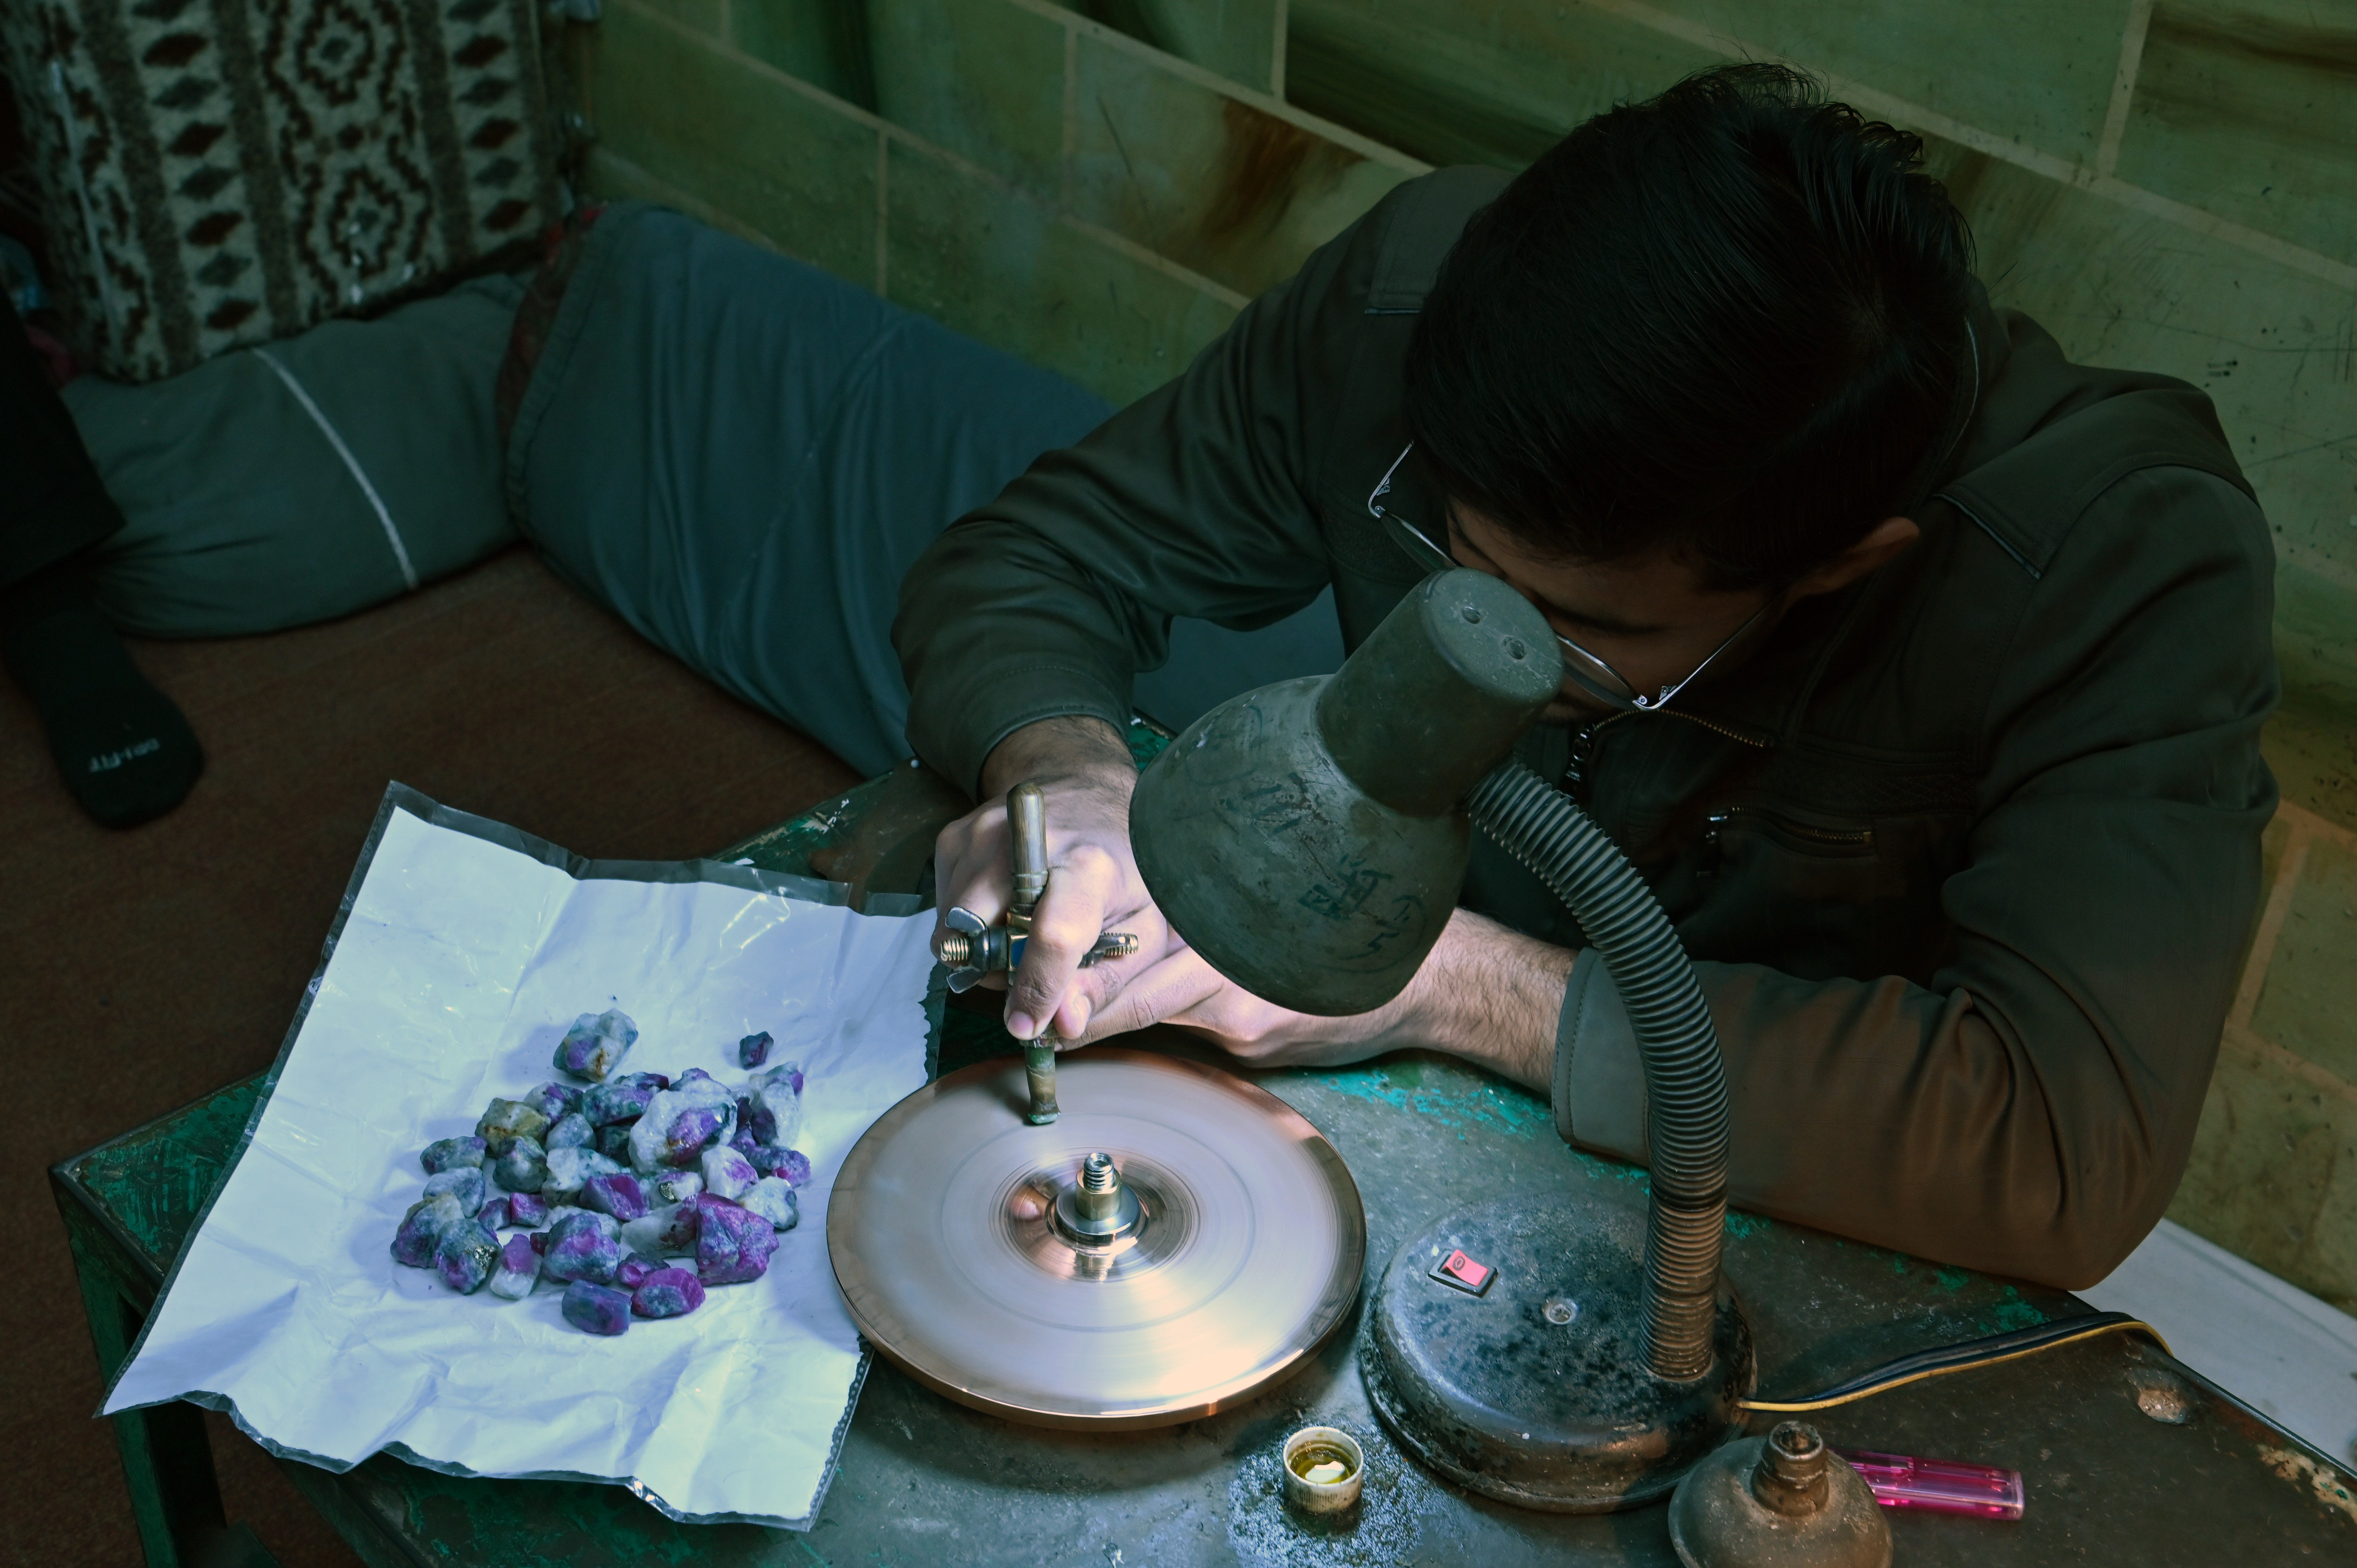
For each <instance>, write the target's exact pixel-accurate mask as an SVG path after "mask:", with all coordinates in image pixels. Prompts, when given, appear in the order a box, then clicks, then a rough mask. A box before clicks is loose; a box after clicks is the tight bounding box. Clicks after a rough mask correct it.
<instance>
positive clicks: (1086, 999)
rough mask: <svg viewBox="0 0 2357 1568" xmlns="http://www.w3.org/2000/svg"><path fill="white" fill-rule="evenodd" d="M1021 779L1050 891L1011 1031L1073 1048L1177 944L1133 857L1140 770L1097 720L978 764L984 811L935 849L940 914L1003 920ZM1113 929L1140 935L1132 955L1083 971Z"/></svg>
mask: <svg viewBox="0 0 2357 1568" xmlns="http://www.w3.org/2000/svg"><path fill="white" fill-rule="evenodd" d="M1026 779H1028V780H1030V781H1031V782H1033V783H1036V784H1038V785H1039V789H1040V792H1041V793H1042V794H1043V795H1045V796H1046V797H1047V807H1048V865H1049V875H1048V892H1047V896H1046V897H1043V898H1041V899H1040V900H1039V908H1038V909H1037V910H1035V911H1034V912H1033V916H1032V922H1031V939H1030V940H1029V941H1028V942H1027V943H1026V944H1025V945H1024V954H1023V966H1022V968H1021V970H1020V971H1018V972H1017V973H1016V974H1015V975H1014V977H1013V978H1012V981H1011V982H1010V983H1008V985H1007V999H1006V1028H1007V1032H1008V1033H1009V1034H1012V1035H1014V1036H1016V1037H1017V1038H1018V1039H1026V1040H1028V1039H1033V1038H1036V1037H1038V1036H1040V1035H1043V1034H1045V1035H1048V1036H1050V1041H1051V1043H1053V1044H1055V1045H1057V1046H1058V1047H1068V1046H1072V1045H1077V1044H1079V1043H1081V1041H1082V1036H1084V1035H1085V1033H1086V1032H1087V1030H1088V1028H1089V1021H1090V1019H1091V1018H1092V1016H1093V1015H1095V1014H1096V1013H1097V1012H1098V1011H1099V1010H1100V1009H1102V1008H1103V1007H1104V1006H1105V1005H1106V1004H1107V1003H1109V1002H1110V1001H1111V1000H1112V999H1113V998H1114V996H1116V995H1118V994H1119V993H1120V992H1121V989H1122V985H1123V983H1124V982H1125V980H1126V979H1127V978H1128V977H1130V976H1132V975H1135V974H1136V973H1138V972H1141V971H1143V970H1145V969H1146V968H1148V967H1150V966H1151V965H1153V964H1155V963H1157V962H1158V961H1161V960H1162V959H1163V958H1164V957H1165V955H1166V953H1167V952H1168V948H1169V945H1170V942H1171V937H1170V932H1169V928H1168V925H1167V924H1166V923H1165V922H1164V920H1163V918H1162V914H1161V911H1159V910H1157V908H1155V907H1154V900H1153V899H1152V898H1151V897H1148V895H1147V894H1146V883H1145V881H1144V879H1142V878H1141V877H1140V876H1139V875H1137V858H1136V856H1135V854H1133V853H1132V852H1131V850H1130V847H1129V797H1130V793H1131V791H1132V790H1134V789H1136V787H1137V767H1136V764H1135V763H1134V762H1132V761H1131V760H1130V756H1129V746H1128V744H1127V743H1126V742H1125V741H1124V740H1123V738H1122V736H1121V734H1120V732H1119V731H1117V730H1115V729H1114V727H1113V726H1112V725H1108V724H1106V723H1104V722H1103V720H1101V719H1089V718H1056V719H1043V720H1041V721H1040V722H1039V723H1038V724H1034V725H1025V726H1024V727H1023V728H1021V729H1019V730H1017V731H1016V732H1015V733H1014V734H1013V735H1010V736H1007V737H1006V739H1005V740H1003V741H1001V742H999V743H998V746H996V748H995V749H994V750H993V751H992V752H991V754H990V759H989V760H988V761H987V762H985V764H984V765H983V771H982V791H983V804H982V805H981V806H980V807H979V808H977V809H976V810H975V811H972V812H970V813H969V814H967V815H966V816H963V817H961V818H959V819H958V820H957V821H956V822H952V823H951V824H950V825H949V826H948V827H946V828H944V829H942V833H941V836H940V837H939V838H938V839H937V840H935V841H934V844H933V856H934V865H935V866H936V868H937V875H936V879H935V880H936V886H938V887H939V888H940V894H939V898H938V906H939V909H940V912H941V913H942V914H947V913H948V911H949V910H950V909H951V908H952V907H953V906H962V907H963V908H967V909H970V910H972V911H973V912H974V914H975V915H976V916H977V917H979V918H981V920H982V921H983V923H984V924H985V925H992V924H996V922H997V920H998V918H999V917H1000V916H1001V915H1003V914H1004V913H1005V912H1006V906H1007V902H1008V899H1009V897H1010V895H1011V893H1012V890H1013V889H1012V883H1013V879H1014V871H1013V865H1012V855H1011V854H1010V851H1009V849H1008V844H1007V830H1006V791H1007V790H1009V789H1013V788H1014V787H1015V786H1016V785H1017V784H1020V783H1022V782H1024V781H1025V780H1026ZM1108 930H1118V931H1127V932H1129V933H1130V934H1132V935H1133V936H1135V937H1136V938H1137V940H1138V950H1137V956H1135V958H1130V959H1123V960H1116V961H1110V962H1106V963H1101V964H1097V965H1095V966H1094V967H1092V968H1089V969H1082V968H1081V967H1080V961H1081V958H1082V955H1083V954H1085V953H1086V952H1087V951H1088V950H1089V949H1090V948H1091V947H1092V946H1094V945H1095V943H1096V940H1097V938H1098V937H1099V936H1101V935H1102V934H1103V933H1104V932H1106V931H1108ZM939 940H940V932H939V929H936V932H935V941H936V944H938V942H939ZM992 979H993V980H994V981H995V980H996V976H993V977H992Z"/></svg>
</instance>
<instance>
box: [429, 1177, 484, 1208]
mask: <svg viewBox="0 0 2357 1568" xmlns="http://www.w3.org/2000/svg"><path fill="white" fill-rule="evenodd" d="M446 1192H447V1193H448V1194H449V1195H450V1196H451V1197H455V1198H457V1200H458V1207H459V1208H463V1209H465V1210H466V1211H467V1212H468V1213H469V1214H472V1213H474V1212H475V1210H477V1209H478V1208H482V1207H483V1199H484V1197H485V1196H486V1194H485V1192H484V1190H483V1173H482V1172H481V1171H480V1170H479V1169H477V1168H476V1167H475V1166H473V1165H452V1166H451V1167H450V1168H449V1169H448V1170H447V1171H444V1172H442V1173H441V1174H440V1175H439V1176H427V1177H426V1178H425V1196H426V1197H441V1196H442V1195H443V1194H444V1193H446Z"/></svg>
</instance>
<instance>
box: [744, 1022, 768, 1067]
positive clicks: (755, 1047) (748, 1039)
mask: <svg viewBox="0 0 2357 1568" xmlns="http://www.w3.org/2000/svg"><path fill="white" fill-rule="evenodd" d="M774 1044H776V1042H775V1041H773V1040H771V1039H770V1031H769V1030H767V1029H764V1030H762V1031H761V1032H760V1033H759V1034H758V1035H748V1036H745V1037H744V1038H743V1039H741V1040H739V1041H737V1066H738V1067H759V1066H760V1065H761V1064H762V1063H763V1062H765V1061H768V1060H769V1059H770V1047H771V1046H772V1045H774Z"/></svg>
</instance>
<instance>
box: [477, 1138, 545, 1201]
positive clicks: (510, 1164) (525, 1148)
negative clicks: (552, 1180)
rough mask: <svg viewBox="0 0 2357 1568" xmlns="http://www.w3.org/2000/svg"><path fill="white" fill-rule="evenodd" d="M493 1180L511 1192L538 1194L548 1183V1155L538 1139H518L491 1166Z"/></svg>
mask: <svg viewBox="0 0 2357 1568" xmlns="http://www.w3.org/2000/svg"><path fill="white" fill-rule="evenodd" d="M491 1179H492V1180H494V1181H496V1182H498V1183H499V1184H500V1186H501V1187H505V1188H507V1189H508V1190H509V1191H510V1192H538V1191H539V1190H540V1189H541V1188H542V1187H544V1186H545V1185H546V1184H547V1181H548V1155H547V1152H546V1151H545V1150H544V1149H543V1148H542V1147H541V1146H540V1140H539V1139H537V1138H518V1139H516V1140H515V1141H514V1142H513V1143H511V1144H509V1145H508V1147H507V1153H505V1154H503V1155H500V1157H499V1159H498V1160H497V1161H496V1162H495V1163H494V1164H493V1165H492V1166H491Z"/></svg>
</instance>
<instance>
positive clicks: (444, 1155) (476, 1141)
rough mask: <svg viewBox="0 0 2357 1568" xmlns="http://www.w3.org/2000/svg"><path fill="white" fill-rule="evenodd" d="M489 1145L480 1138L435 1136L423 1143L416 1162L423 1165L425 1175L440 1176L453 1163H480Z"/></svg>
mask: <svg viewBox="0 0 2357 1568" xmlns="http://www.w3.org/2000/svg"><path fill="white" fill-rule="evenodd" d="M489 1146H490V1145H489V1144H485V1143H484V1142H483V1140H482V1139H480V1138H436V1139H435V1140H434V1142H432V1143H430V1144H426V1145H425V1152H424V1153H423V1154H421V1155H418V1156H417V1163H418V1164H419V1165H424V1166H425V1174H426V1175H427V1176H440V1175H441V1174H442V1173H443V1172H444V1171H447V1170H448V1169H449V1168H450V1167H451V1166H453V1165H481V1164H482V1163H483V1151H484V1150H485V1149H486V1148H488V1147H489Z"/></svg>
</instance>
